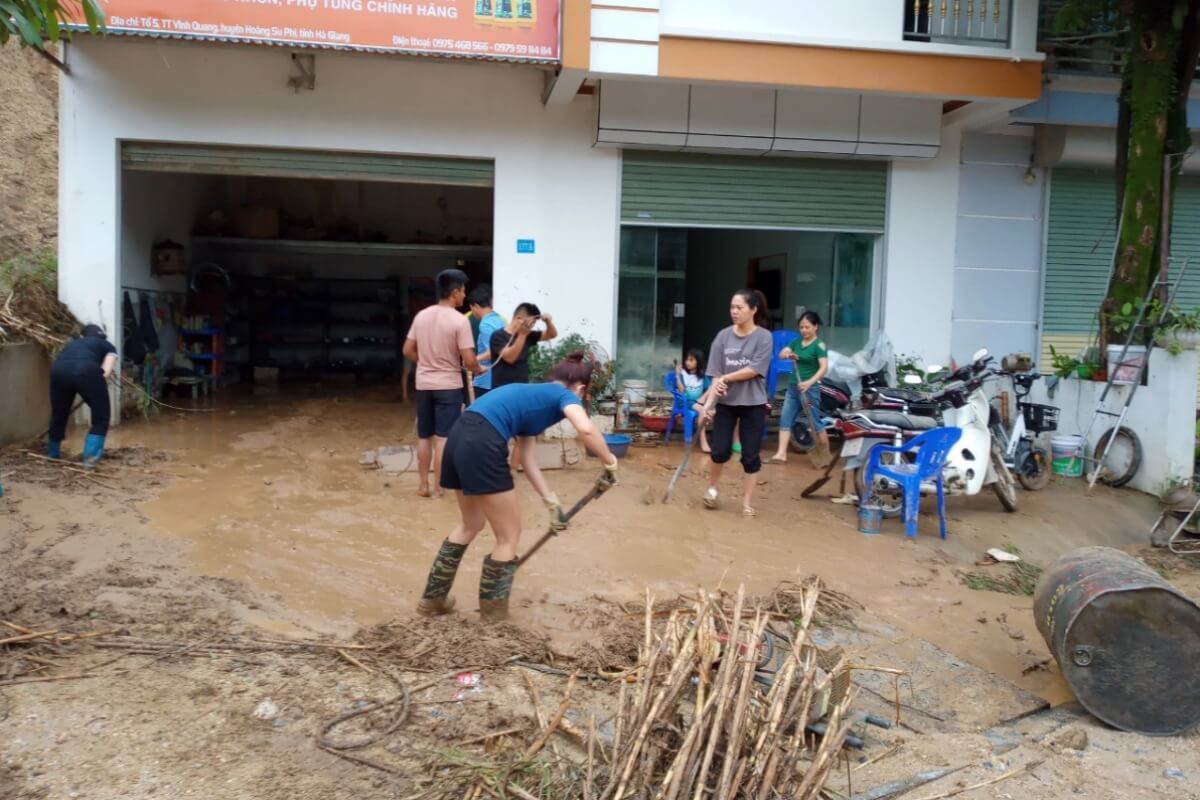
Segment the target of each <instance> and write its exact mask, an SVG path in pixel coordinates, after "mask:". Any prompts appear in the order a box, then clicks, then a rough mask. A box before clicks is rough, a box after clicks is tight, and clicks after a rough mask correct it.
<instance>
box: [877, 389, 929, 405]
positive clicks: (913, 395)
mask: <svg viewBox="0 0 1200 800" xmlns="http://www.w3.org/2000/svg"><path fill="white" fill-rule="evenodd" d="M875 392H876V395H877V396H878V397H879V399H880V400H890V401H891V402H894V403H928V402H929V395H927V394H925V393H924V392H918V391H916V390H915V389H904V388H901V387H897V386H884V387H880V388H878V389H876V390H875Z"/></svg>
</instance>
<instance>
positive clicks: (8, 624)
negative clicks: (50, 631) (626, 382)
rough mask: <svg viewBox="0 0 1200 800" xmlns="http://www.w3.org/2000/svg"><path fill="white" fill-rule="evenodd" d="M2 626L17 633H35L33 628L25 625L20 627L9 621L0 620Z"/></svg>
mask: <svg viewBox="0 0 1200 800" xmlns="http://www.w3.org/2000/svg"><path fill="white" fill-rule="evenodd" d="M0 625H3V626H4V627H6V628H12V629H13V630H14V631H16V632H17V633H33V628H26V627H25V626H24V625H18V624H16V623H15V622H9V621H7V620H0Z"/></svg>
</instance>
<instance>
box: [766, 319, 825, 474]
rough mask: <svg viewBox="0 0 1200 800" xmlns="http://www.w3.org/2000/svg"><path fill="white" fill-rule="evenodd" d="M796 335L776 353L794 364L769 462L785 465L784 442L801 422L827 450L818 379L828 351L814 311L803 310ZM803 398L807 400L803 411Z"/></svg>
mask: <svg viewBox="0 0 1200 800" xmlns="http://www.w3.org/2000/svg"><path fill="white" fill-rule="evenodd" d="M799 329H800V335H799V336H797V337H796V338H795V339H793V340H792V341H791V343H790V344H788V346H787V347H785V348H783V349H782V350H780V351H779V357H780V358H788V359H791V360H793V361H795V362H796V367H795V369H793V370H792V376H791V380H790V381H789V382H788V390H787V396H786V397H785V398H784V401H783V413H782V415H781V416H780V420H779V449H778V450H777V451H776V452H775V455H774V456H772V457H771V460H770V462H769V463H772V464H786V463H787V455H788V443H789V442H790V441H791V438H792V426H793V425H795V424H796V420H797V419H798V418H799V419H802V420H803V422H804V424H805V426H806V427H808V428H810V429H811V430H812V431H813V433H815V434H816V435H817V436H818V437H819V439H820V441H821V444H822V445H823V446H824V447H825V448H826V449H828V447H829V438H828V434H826V433H825V426H824V425H823V424H822V422H821V378H823V377H825V373H826V372H827V371H828V370H829V349H828V348H827V347H825V342H823V341H821V338H820V337H819V336H818V334H819V333H820V332H821V317H820V316H819V315H818V314H817V312H815V311H805V312H804V314H803V315H801V317H800V325H799ZM801 395H804V396H805V397H806V398H807V400H808V412H807V413H806V411H805V408H804V406H805V403H804V399H805V398H802V397H801Z"/></svg>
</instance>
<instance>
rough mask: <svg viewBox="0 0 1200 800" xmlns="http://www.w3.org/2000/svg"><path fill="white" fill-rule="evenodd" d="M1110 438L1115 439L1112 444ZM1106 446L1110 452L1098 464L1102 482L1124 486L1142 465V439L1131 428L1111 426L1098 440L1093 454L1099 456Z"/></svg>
mask: <svg viewBox="0 0 1200 800" xmlns="http://www.w3.org/2000/svg"><path fill="white" fill-rule="evenodd" d="M1109 439H1112V440H1113V442H1112V445H1111V446H1109V444H1108V441H1109ZM1106 447H1107V448H1108V454H1107V455H1105V457H1104V463H1103V464H1100V465H1098V466H1097V469H1099V470H1100V482H1101V483H1103V484H1105V485H1107V486H1114V487H1115V486H1124V485H1125V484H1127V483H1129V482H1130V481H1131V480H1133V476H1134V475H1136V474H1137V471H1138V467H1140V466H1141V465H1142V441H1141V439H1139V438H1138V437H1137V434H1136V433H1134V432H1133V431H1131V430H1129V428H1126V427H1123V426H1122V427H1120V428H1109V429H1108V430H1107V431H1105V432H1104V435H1103V436H1101V437H1100V438H1099V440H1097V442H1096V449H1095V450H1093V451H1092V455H1093V456H1099V455H1100V453H1103V452H1104V450H1105V448H1106Z"/></svg>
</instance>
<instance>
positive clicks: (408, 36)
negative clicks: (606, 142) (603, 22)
mask: <svg viewBox="0 0 1200 800" xmlns="http://www.w3.org/2000/svg"><path fill="white" fill-rule="evenodd" d="M101 5H102V6H103V8H104V12H105V14H106V15H107V18H106V24H107V27H108V30H109V31H112V32H122V33H135V34H149V35H158V36H170V37H178V38H185V39H190V38H195V39H219V40H222V41H241V42H259V43H269V44H294V45H307V46H310V47H331V48H344V49H350V50H377V51H381V52H392V53H417V54H435V55H451V56H466V57H471V58H501V59H508V60H514V61H558V60H559V7H560V0H424V1H423V2H418V1H417V0H411V2H410V1H409V0H102V3H101Z"/></svg>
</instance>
